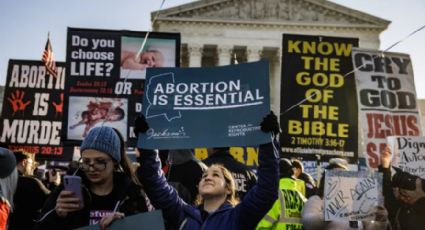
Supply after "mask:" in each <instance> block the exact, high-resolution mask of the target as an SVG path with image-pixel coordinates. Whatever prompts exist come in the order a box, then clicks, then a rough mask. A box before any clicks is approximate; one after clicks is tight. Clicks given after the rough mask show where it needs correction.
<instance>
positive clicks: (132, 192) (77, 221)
mask: <svg viewBox="0 0 425 230" xmlns="http://www.w3.org/2000/svg"><path fill="white" fill-rule="evenodd" d="M82 178H83V180H82V188H83V197H84V208H83V209H82V210H79V211H76V212H72V213H68V215H67V216H66V217H63V218H62V217H59V216H58V215H57V214H56V212H55V211H54V208H55V206H56V200H57V198H58V196H59V193H60V192H61V191H62V190H63V186H61V187H59V188H58V189H57V190H56V191H55V192H53V193H52V194H51V195H50V196H49V198H48V199H47V201H46V203H45V204H44V207H43V211H42V214H41V215H40V222H38V223H37V224H36V226H35V228H34V229H35V230H50V229H51V230H55V229H59V228H58V226H60V229H74V228H78V227H83V226H87V225H89V218H90V207H91V205H90V203H91V195H90V192H89V190H88V189H87V188H88V187H89V186H88V185H89V182H88V180H87V179H86V178H85V177H84V176H82ZM113 192H114V193H115V194H117V196H116V197H118V200H117V201H116V202H118V201H120V206H119V208H118V210H117V211H119V212H122V213H124V214H125V216H130V215H134V214H137V213H142V212H146V211H148V205H147V200H146V196H145V194H144V192H143V191H142V188H141V187H140V186H138V185H136V184H134V183H133V182H132V181H131V180H130V178H128V177H127V176H126V175H124V173H114V191H113ZM51 210H53V211H52V212H51V213H50V214H47V213H48V212H49V211H51ZM111 211H112V210H111Z"/></svg>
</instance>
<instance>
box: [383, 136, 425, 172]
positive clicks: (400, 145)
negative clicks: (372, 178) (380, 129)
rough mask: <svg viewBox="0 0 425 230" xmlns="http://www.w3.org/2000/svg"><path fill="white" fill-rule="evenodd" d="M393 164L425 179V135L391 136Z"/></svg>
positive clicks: (390, 144) (388, 140) (389, 141)
mask: <svg viewBox="0 0 425 230" xmlns="http://www.w3.org/2000/svg"><path fill="white" fill-rule="evenodd" d="M387 142H388V144H389V146H390V149H391V153H392V162H391V165H392V166H394V167H398V168H400V169H401V170H402V171H404V172H408V173H410V174H412V175H415V176H419V177H421V178H422V179H425V137H423V136H421V137H409V136H402V137H396V136H390V137H387Z"/></svg>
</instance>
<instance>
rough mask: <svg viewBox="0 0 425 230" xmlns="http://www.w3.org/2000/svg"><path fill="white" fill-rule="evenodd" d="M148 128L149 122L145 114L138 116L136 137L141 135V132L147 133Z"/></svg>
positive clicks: (135, 121)
mask: <svg viewBox="0 0 425 230" xmlns="http://www.w3.org/2000/svg"><path fill="white" fill-rule="evenodd" d="M148 129H149V124H148V123H147V122H146V118H145V116H143V115H139V116H137V117H136V120H134V133H135V134H136V137H137V136H138V135H139V133H146V131H148Z"/></svg>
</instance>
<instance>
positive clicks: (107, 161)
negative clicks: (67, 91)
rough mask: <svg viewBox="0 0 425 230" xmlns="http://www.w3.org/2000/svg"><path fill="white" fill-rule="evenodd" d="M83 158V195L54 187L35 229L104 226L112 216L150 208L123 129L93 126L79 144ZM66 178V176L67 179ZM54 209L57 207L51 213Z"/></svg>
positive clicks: (79, 172) (65, 229)
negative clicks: (126, 148) (136, 174)
mask: <svg viewBox="0 0 425 230" xmlns="http://www.w3.org/2000/svg"><path fill="white" fill-rule="evenodd" d="M80 152H81V159H80V160H79V163H78V168H79V170H77V171H76V172H74V174H75V175H78V176H80V177H81V188H82V198H79V197H76V196H75V194H74V193H73V192H71V191H67V190H66V189H63V190H60V189H58V190H57V191H55V194H54V195H53V196H54V197H52V198H51V199H49V201H51V202H46V204H45V207H44V208H43V210H42V214H41V215H40V216H43V215H47V217H46V218H43V219H42V220H41V221H39V222H38V223H37V224H36V226H35V228H34V229H35V230H56V229H58V226H57V224H56V223H63V224H61V229H64V230H68V229H75V228H80V227H83V226H87V225H94V224H99V225H100V227H101V229H105V228H106V226H107V225H109V224H110V223H111V222H112V221H113V220H115V219H118V218H122V217H123V214H124V215H125V216H129V215H134V214H136V213H141V212H146V211H148V210H149V208H148V204H147V201H146V199H147V198H146V196H145V193H144V192H143V189H142V187H141V185H140V182H139V181H138V180H137V178H136V176H135V175H134V171H133V170H132V168H131V165H130V163H129V162H130V160H129V159H128V156H127V155H126V153H125V143H124V139H123V137H122V135H121V133H120V132H119V131H118V130H116V129H114V128H111V127H107V126H101V127H95V128H93V129H91V130H90V132H89V133H88V134H87V136H86V137H85V138H84V140H83V142H82V143H81V146H80ZM65 181H66V180H65ZM51 210H54V211H55V214H54V215H50V214H49V212H51Z"/></svg>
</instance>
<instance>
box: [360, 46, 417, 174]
mask: <svg viewBox="0 0 425 230" xmlns="http://www.w3.org/2000/svg"><path fill="white" fill-rule="evenodd" d="M352 56H353V64H354V67H355V69H356V71H355V79H356V86H357V95H358V101H359V112H358V113H359V120H360V124H361V135H360V136H361V138H362V142H361V143H362V146H361V150H360V151H361V152H362V153H364V155H365V157H366V159H367V160H366V163H367V165H368V166H369V167H371V168H377V167H378V165H379V159H380V153H381V152H382V150H383V149H384V148H385V146H386V137H387V136H419V135H421V128H420V127H421V122H420V115H419V112H418V105H417V102H416V91H415V84H414V80H413V69H412V63H411V61H410V58H409V56H408V55H406V54H400V53H390V52H382V51H378V50H363V49H353V51H352Z"/></svg>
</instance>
